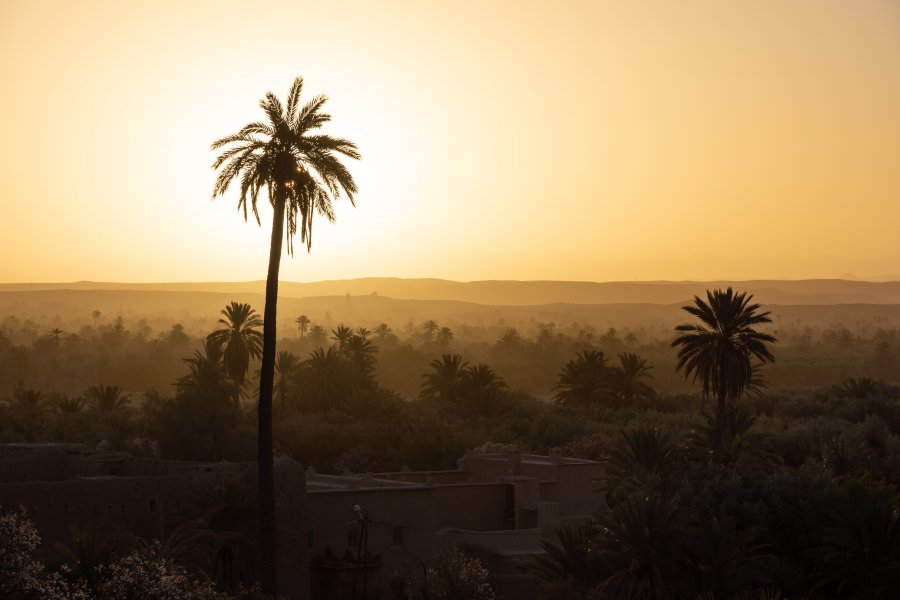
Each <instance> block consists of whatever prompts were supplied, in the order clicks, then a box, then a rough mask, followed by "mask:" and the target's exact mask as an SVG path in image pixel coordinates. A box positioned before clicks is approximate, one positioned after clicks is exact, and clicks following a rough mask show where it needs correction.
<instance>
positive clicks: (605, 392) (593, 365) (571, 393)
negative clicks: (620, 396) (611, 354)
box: [554, 350, 612, 406]
mask: <svg viewBox="0 0 900 600" xmlns="http://www.w3.org/2000/svg"><path fill="white" fill-rule="evenodd" d="M611 386H612V378H611V372H610V370H609V368H607V366H606V359H605V358H604V357H603V353H602V352H600V351H598V350H584V351H583V352H579V353H578V354H577V355H576V356H575V358H574V359H572V360H570V361H569V362H567V363H566V364H565V365H563V368H562V370H561V371H560V372H559V375H558V376H557V378H556V385H555V386H554V388H555V389H557V390H559V391H558V392H557V393H556V395H555V396H554V399H556V401H557V402H559V403H560V404H566V405H573V406H590V405H592V404H599V403H603V402H606V401H608V400H609V399H610V398H611V396H612V389H611Z"/></svg>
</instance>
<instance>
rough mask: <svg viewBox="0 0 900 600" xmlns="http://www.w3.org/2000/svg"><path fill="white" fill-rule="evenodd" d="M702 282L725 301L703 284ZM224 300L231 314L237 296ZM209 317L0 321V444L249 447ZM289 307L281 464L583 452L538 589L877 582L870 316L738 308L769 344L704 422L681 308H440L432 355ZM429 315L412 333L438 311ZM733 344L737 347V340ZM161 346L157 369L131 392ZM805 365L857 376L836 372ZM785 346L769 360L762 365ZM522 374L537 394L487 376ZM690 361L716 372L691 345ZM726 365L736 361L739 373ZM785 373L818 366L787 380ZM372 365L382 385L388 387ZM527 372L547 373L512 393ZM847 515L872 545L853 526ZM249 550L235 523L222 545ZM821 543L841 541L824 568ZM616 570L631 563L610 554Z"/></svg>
mask: <svg viewBox="0 0 900 600" xmlns="http://www.w3.org/2000/svg"><path fill="white" fill-rule="evenodd" d="M717 293H720V294H721V295H722V296H724V297H725V299H727V298H728V294H727V292H716V291H711V292H710V294H711V295H713V297H715V296H716V295H717ZM731 299H732V302H733V304H728V306H732V307H733V306H734V305H737V307H738V309H740V308H741V307H743V309H741V310H735V311H734V314H737V315H743V316H744V317H747V313H750V315H751V316H752V318H753V319H760V318H772V319H773V321H774V320H776V319H777V318H778V315H777V313H774V312H773V313H772V314H771V315H764V314H762V313H763V312H764V311H761V310H759V309H758V308H755V307H753V305H752V303H751V302H749V299H750V297H749V294H742V293H740V292H733V293H732V295H731ZM708 300H709V297H708V296H707V301H706V302H704V304H706V305H707V306H709V307H710V309H711V310H712V308H711V307H712V304H711V303H710V302H709V301H708ZM738 300H739V301H738ZM341 301H343V299H341ZM239 304H240V303H239ZM220 306H221V305H220ZM226 306H227V307H231V306H232V305H231V304H226ZM691 308H697V303H696V302H695V303H694V304H693V305H691ZM242 312H246V314H248V315H249V314H251V313H252V306H251V307H247V308H246V309H242ZM215 315H216V311H215V310H213V311H211V314H210V318H209V319H208V320H207V323H208V327H209V329H208V330H206V331H198V332H191V333H190V334H188V333H186V332H185V329H184V328H183V327H178V326H174V325H171V324H169V325H166V324H164V323H163V324H161V325H160V326H159V329H158V330H154V329H153V328H151V327H150V326H149V325H148V324H147V323H146V322H144V323H141V322H134V323H131V322H129V321H128V320H126V319H119V318H116V317H114V316H112V317H105V318H104V317H101V319H100V322H98V324H97V327H96V329H95V328H94V326H93V325H92V321H93V319H92V317H91V315H90V312H89V311H88V312H85V313H83V316H82V319H83V323H84V325H83V327H82V328H80V329H79V331H80V333H78V334H71V333H69V332H67V331H66V328H63V327H51V326H46V327H43V333H40V330H39V329H38V327H39V325H38V324H37V323H34V322H31V323H29V322H26V321H25V320H21V321H19V320H12V319H10V318H7V319H6V320H4V321H3V332H4V335H3V336H2V337H0V360H2V361H3V364H5V365H11V366H13V367H14V369H7V370H4V371H0V377H2V378H6V379H4V382H5V383H4V385H5V386H7V387H5V388H4V390H5V391H3V392H2V393H0V441H4V442H9V441H28V440H31V441H51V440H52V441H73V442H83V443H87V444H90V445H92V446H96V445H98V444H100V445H101V446H102V447H108V448H111V449H121V450H126V451H128V452H131V453H134V454H137V455H142V456H161V457H165V458H184V459H194V460H209V461H217V460H222V459H225V460H247V459H252V458H253V457H254V456H255V450H254V447H255V445H256V444H255V441H254V439H255V437H256V435H257V427H256V420H257V416H256V415H255V414H254V413H255V408H256V407H255V406H254V403H253V402H252V401H248V400H247V399H243V400H241V401H239V402H235V401H234V399H235V398H236V397H237V396H236V381H235V379H234V378H233V377H232V376H231V375H230V374H229V372H228V370H227V368H226V363H225V358H224V356H223V351H222V348H221V347H218V346H217V345H215V344H211V343H210V339H209V337H210V336H209V334H210V333H211V332H212V331H214V330H216V329H218V328H220V327H221V328H222V329H223V330H228V331H229V332H230V331H231V329H230V328H226V327H223V325H222V323H219V324H218V325H217V324H216V323H215V320H214V319H213V318H212V317H214V316H215ZM295 319H296V314H294V315H290V316H289V320H290V321H294V320H295ZM309 319H310V323H309V324H308V325H309V328H308V331H307V334H306V335H304V336H303V338H302V339H301V338H300V331H299V328H298V327H290V328H289V329H286V330H285V331H286V332H287V334H286V336H285V337H284V338H282V339H281V340H279V346H280V348H281V350H280V351H279V353H278V356H277V357H276V366H275V374H276V377H275V381H274V403H273V410H274V411H275V412H276V413H277V415H278V418H277V420H276V421H275V426H274V430H273V438H274V447H275V448H277V450H278V452H280V453H283V454H284V455H286V456H289V457H291V458H293V459H295V460H297V461H298V462H300V463H301V464H303V465H306V466H312V467H314V468H315V470H316V471H318V472H322V473H342V472H344V471H351V472H379V471H396V470H401V469H402V468H403V467H410V468H413V469H443V468H453V467H454V465H455V464H456V460H457V459H458V458H459V456H461V455H462V454H463V453H464V452H465V450H466V449H468V448H476V447H479V446H480V447H484V448H488V449H489V448H509V447H516V448H518V449H520V450H521V451H524V452H536V453H546V452H548V451H549V450H550V449H551V448H554V447H561V448H562V449H563V453H564V454H565V455H568V456H575V457H584V458H593V459H599V460H603V461H605V462H606V463H607V480H606V481H605V482H604V483H603V485H604V486H605V489H606V490H607V499H608V503H609V505H610V513H609V514H607V515H601V516H598V517H597V520H596V522H593V523H590V524H588V525H586V526H585V527H584V528H581V529H577V528H573V529H571V530H561V531H560V532H559V535H558V536H557V537H555V538H548V539H547V540H546V548H547V550H548V554H547V557H546V559H547V560H548V561H550V562H548V563H546V564H544V565H543V566H541V567H538V568H537V570H536V571H535V572H536V573H539V574H540V576H541V577H543V578H544V579H545V580H546V584H545V585H546V590H545V592H544V593H546V595H547V596H546V597H548V598H555V597H562V596H560V594H575V596H574V597H581V595H584V594H588V593H598V592H597V590H598V589H605V590H607V591H609V593H612V592H611V590H620V591H621V590H623V589H631V588H628V586H638V587H640V586H650V588H651V589H655V590H657V592H656V595H657V597H676V596H678V595H679V594H680V595H685V597H690V598H693V597H696V595H697V594H707V595H713V596H715V597H730V596H732V595H734V594H737V593H749V592H751V591H754V590H759V589H761V587H762V586H765V587H769V588H770V589H774V588H776V587H777V588H779V589H780V590H781V591H782V592H783V597H787V598H797V597H801V596H802V595H804V594H805V595H808V596H809V597H810V598H823V599H825V598H828V599H830V598H834V597H842V596H838V595H836V594H837V590H838V589H839V588H840V589H843V590H852V593H851V592H850V591H848V592H847V594H849V596H848V597H875V595H876V594H878V593H882V594H884V593H888V597H890V595H889V594H890V591H891V589H892V588H890V587H885V586H889V585H893V584H892V583H891V582H893V581H894V579H891V577H892V575H891V570H890V569H891V567H890V564H891V563H890V561H891V560H894V559H893V558H892V557H896V555H897V554H896V553H897V550H896V540H895V537H892V536H891V535H887V536H885V535H884V532H885V531H887V532H890V531H893V530H894V529H893V528H896V527H897V525H896V523H897V516H896V515H897V496H896V486H897V485H898V483H900V429H898V425H897V424H898V423H900V389H898V387H897V385H896V383H893V382H892V381H891V380H890V379H883V378H878V377H875V376H873V372H872V371H866V370H865V369H868V368H871V369H890V368H891V367H890V366H889V365H890V363H887V362H882V361H884V360H886V359H889V358H890V352H891V348H893V347H894V344H896V342H897V340H898V339H900V337H898V335H900V334H898V331H896V330H894V329H889V328H888V327H886V326H885V324H884V323H881V324H880V325H876V324H869V325H865V324H864V323H863V324H860V325H859V326H858V329H856V330H851V329H850V328H847V327H842V326H840V325H839V324H831V325H825V326H821V325H817V326H815V327H812V326H805V325H803V323H802V322H801V323H796V324H792V325H791V326H790V327H784V326H782V327H783V328H779V329H778V331H777V337H778V342H777V346H776V347H775V349H772V346H773V344H775V343H776V342H774V341H770V340H768V339H767V338H765V336H771V337H776V336H775V335H774V334H775V327H776V324H775V323H767V322H764V321H762V320H757V321H754V322H753V323H752V324H749V325H748V323H747V320H746V319H745V320H744V321H742V322H743V323H744V325H745V327H743V328H739V330H740V332H741V334H742V335H753V336H754V337H753V339H755V340H757V341H760V342H761V343H764V344H765V346H766V347H767V348H769V352H770V353H771V354H772V355H774V354H776V350H777V355H778V362H777V363H771V362H770V363H767V364H765V366H764V367H763V366H762V363H761V362H758V361H752V362H751V365H750V381H749V387H747V386H745V387H744V389H743V390H742V392H743V393H741V394H740V395H739V396H728V398H727V402H728V410H727V412H726V418H725V419H724V421H722V420H720V419H718V418H717V415H716V410H715V408H714V405H713V404H710V403H706V404H704V401H703V393H702V392H703V388H704V382H703V380H702V378H698V379H697V381H696V382H694V381H693V380H692V379H693V377H692V376H689V377H688V380H687V381H686V382H679V379H681V377H683V374H684V373H683V372H682V373H681V374H679V373H678V372H676V366H677V363H678V351H679V350H680V348H681V347H682V346H681V345H680V344H676V345H675V347H672V342H673V339H677V338H679V336H683V335H684V334H685V333H695V332H696V331H698V329H699V328H704V329H706V333H704V334H703V336H704V337H703V339H704V340H705V339H709V338H712V339H716V334H717V331H718V330H717V329H715V328H712V327H709V326H708V324H707V323H705V322H704V321H698V323H695V324H691V326H692V328H691V329H690V330H689V331H687V332H686V331H684V330H676V329H675V328H674V327H671V328H670V329H669V334H668V336H662V334H659V335H660V336H661V337H658V338H656V337H654V336H655V335H657V334H650V333H649V331H648V330H637V329H635V330H632V329H622V330H617V329H613V328H609V327H606V328H604V327H596V326H592V325H590V324H587V323H578V324H577V325H575V324H573V323H566V322H561V323H557V322H555V321H554V322H550V321H539V320H535V322H534V323H533V324H532V325H531V328H530V329H524V332H523V333H520V331H519V330H518V329H517V328H510V327H508V326H506V327H504V326H503V325H501V324H499V323H492V324H485V323H482V324H481V325H478V324H477V323H453V324H452V325H453V326H452V330H453V331H454V332H457V333H455V335H454V340H453V342H452V349H451V350H450V351H449V352H447V351H444V350H443V349H442V348H440V347H439V346H438V344H437V343H436V341H435V340H432V341H431V342H430V343H429V342H428V340H427V339H426V337H425V336H424V335H423V328H422V326H421V323H422V321H421V320H420V319H415V320H407V321H406V322H404V321H401V322H400V323H399V324H393V325H392V324H388V323H375V322H353V321H349V320H348V321H345V322H343V323H340V322H332V323H331V324H330V325H329V326H328V328H327V330H326V328H325V327H323V326H322V325H320V324H319V322H317V319H315V318H313V316H310V317H309ZM717 319H719V317H717ZM224 320H225V321H228V319H224ZM435 321H436V323H438V324H439V326H438V329H437V330H436V331H439V330H440V327H441V326H445V327H448V328H451V324H450V323H448V324H447V325H440V322H438V321H437V320H436V319H435ZM719 321H721V322H722V323H723V324H724V323H725V322H726V320H724V319H719ZM322 322H325V321H324V318H323V321H322ZM717 322H718V321H717ZM551 323H553V324H552V325H551ZM47 325H50V323H47ZM382 325H383V326H382ZM316 328H318V329H316ZM55 329H60V330H61V331H54V330H55ZM314 330H316V331H318V334H317V335H315V336H314V335H313V334H312V332H313V331H314ZM328 331H331V332H332V335H331V336H330V337H329V335H328V333H327V332H328ZM736 331H737V330H736ZM760 336H762V337H760ZM729 340H731V338H728V337H726V341H729ZM694 347H695V346H692V348H694ZM696 347H698V348H701V349H702V348H705V346H704V345H703V344H699V345H698V346H696ZM737 348H738V354H737V356H738V358H741V359H742V360H747V359H748V358H749V357H750V356H751V354H750V353H749V351H748V350H747V349H746V348H744V350H743V351H744V352H745V353H744V354H741V348H742V347H741V346H740V345H739V344H738V345H737ZM104 356H105V357H106V358H103V357H104ZM607 356H609V357H611V358H610V359H607V358H606V357H607ZM613 357H614V358H613ZM715 358H716V355H713V359H715ZM97 359H100V360H99V361H98V360H97ZM68 360H71V361H74V362H76V363H77V364H81V365H86V366H88V367H90V368H89V369H85V370H82V371H79V374H80V375H83V376H84V379H71V380H68V379H66V378H63V379H62V381H68V383H66V384H64V385H62V386H60V383H61V381H58V380H57V373H60V371H58V370H57V369H58V367H59V365H60V364H62V363H63V361H68ZM829 360H830V361H835V362H832V363H828V362H827V361H829ZM167 361H171V375H170V376H169V378H168V381H167V382H166V384H165V385H162V386H159V387H158V388H157V390H148V389H147V388H143V389H142V388H141V387H140V385H137V386H135V382H140V381H146V380H145V379H142V378H143V377H144V375H145V374H146V373H145V371H147V370H150V369H151V367H152V365H154V364H157V363H166V362H167ZM822 361H825V362H826V364H841V365H843V367H844V368H847V367H848V366H853V365H855V367H854V368H858V369H860V370H858V371H851V372H853V373H854V374H853V375H849V376H844V377H841V375H840V373H839V372H834V369H831V370H828V371H826V370H825V369H824V368H823V367H822V365H820V364H819V363H820V362H822ZM837 361H839V362H837ZM785 362H788V363H789V368H788V369H785V370H784V371H782V372H780V373H779V372H778V371H776V370H775V369H776V368H777V367H779V366H781V367H782V368H784V367H783V365H784V363H785ZM54 365H56V366H54ZM258 365H259V362H258V359H251V361H250V364H249V368H248V369H247V371H246V379H245V382H244V385H245V386H246V387H251V388H252V386H253V385H254V384H255V382H256V380H257V377H258V374H257V373H258V371H257V369H258ZM741 365H743V366H744V367H746V363H739V365H738V366H741ZM126 366H127V367H128V368H125V367H126ZM761 368H762V369H763V370H762V371H760V369H761ZM543 372H546V374H547V375H546V378H545V381H547V382H548V383H546V384H544V386H545V387H542V388H537V387H534V388H530V389H529V388H524V386H522V385H521V383H517V384H515V385H513V384H511V382H510V379H513V380H515V381H518V382H522V381H526V382H527V381H532V380H530V379H527V378H523V377H522V375H523V374H527V375H529V376H534V375H535V374H537V373H543ZM706 372H708V373H717V372H719V371H718V370H717V369H716V363H715V360H713V364H712V365H711V366H710V367H709V368H708V369H707V371H706ZM739 372H740V373H743V374H744V377H746V372H747V371H746V369H745V370H743V371H739ZM884 372H885V373H887V374H888V375H889V374H890V373H892V372H894V373H895V372H896V371H891V370H886V371H884ZM62 373H65V371H62ZM792 373H793V374H798V377H800V378H808V379H804V381H810V380H811V381H816V380H820V381H821V383H819V384H817V385H809V384H805V385H796V384H795V385H791V374H792ZM10 374H14V375H15V376H16V377H18V378H20V379H18V381H17V380H16V379H11V378H9V376H10ZM509 375H512V377H511V378H510V377H509ZM650 375H652V376H653V377H652V378H651V377H650ZM836 377H837V378H838V379H835V378H836ZM763 379H765V380H767V381H768V387H766V386H764V385H761V382H762V380H763ZM891 379H892V378H891ZM389 381H391V382H395V381H396V382H401V383H402V386H401V387H402V391H400V390H399V389H398V388H397V387H395V386H394V385H393V384H389V383H388V382H389ZM744 381H745V382H746V379H744ZM40 382H47V383H50V384H52V385H50V386H49V387H47V388H46V389H44V387H43V385H42V384H41V383H40ZM773 382H777V383H773ZM172 384H174V385H172ZM554 384H555V385H556V390H553V391H552V392H555V393H556V395H557V400H556V401H554V399H553V398H552V393H551V390H550V387H551V386H552V385H554ZM671 386H681V387H674V389H673V387H671ZM538 389H541V390H547V391H545V392H544V393H542V394H541V396H540V397H536V395H535V394H534V391H535V390H538ZM708 389H710V390H713V389H714V388H713V386H712V385H711V384H710V385H709V388H708ZM678 390H681V391H678ZM707 409H708V410H707ZM248 493H251V494H252V492H248ZM254 497H255V494H254ZM798 506H802V507H804V508H803V509H802V510H799V511H798V508H797V507H798ZM760 507H765V509H764V510H762V509H761V508H760ZM798 515H799V516H798ZM256 525H257V523H256V522H255V521H254V522H253V523H250V524H249V527H250V528H251V530H252V529H253V528H254V527H256ZM245 526H247V524H243V525H241V524H234V527H245ZM860 532H861V534H862V535H865V536H870V538H871V539H872V540H873V543H874V544H875V545H876V546H877V548H879V550H878V554H877V555H876V554H871V553H868V554H867V553H866V551H865V550H863V549H862V548H861V547H859V545H858V544H857V542H856V541H854V540H856V539H857V537H854V536H857V535H858V534H859V533H860ZM257 547H258V546H257V543H256V542H255V541H254V542H253V544H252V547H249V546H248V547H247V548H245V549H244V550H243V552H244V554H246V553H247V552H253V551H255V549H256V548H257ZM642 548H655V550H654V551H653V552H645V551H644V550H642ZM835 553H845V555H846V556H849V557H851V558H850V559H848V562H838V561H836V560H835V559H834V558H833V557H834V556H836V554H835ZM588 558H590V560H587V559H588ZM578 561H581V562H578ZM635 564H640V565H646V567H647V568H646V569H641V570H633V569H631V566H632V565H635ZM578 565H581V566H578ZM774 565H780V566H779V567H778V568H775V566H774ZM872 574H874V575H872ZM210 577H212V578H213V579H214V580H215V581H217V582H219V583H218V584H217V585H219V586H220V589H222V590H228V589H230V588H229V585H232V584H229V583H228V582H227V578H222V577H224V575H221V574H218V575H216V574H215V573H213V572H210ZM621 586H625V587H621ZM754 593H755V592H754ZM579 594H580V595H579ZM854 595H855V596H854Z"/></svg>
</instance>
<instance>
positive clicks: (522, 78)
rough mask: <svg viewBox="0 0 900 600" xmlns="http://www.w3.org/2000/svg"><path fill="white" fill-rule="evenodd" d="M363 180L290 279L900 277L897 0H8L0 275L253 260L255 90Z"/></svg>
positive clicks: (149, 272)
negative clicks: (297, 84)
mask: <svg viewBox="0 0 900 600" xmlns="http://www.w3.org/2000/svg"><path fill="white" fill-rule="evenodd" d="M298 75H299V76H302V77H303V78H304V82H305V84H304V97H305V98H307V99H308V98H311V97H313V96H314V95H316V94H326V95H328V97H329V101H328V104H327V105H326V109H328V112H329V113H330V114H331V115H332V117H333V119H332V122H331V123H329V124H328V125H327V126H326V127H325V129H324V131H325V132H327V133H330V134H333V135H339V136H343V137H346V138H349V139H351V140H353V141H354V142H355V143H356V144H357V145H358V147H359V149H360V152H361V154H362V159H361V160H360V161H358V162H357V161H349V164H348V167H349V168H350V170H351V172H352V173H353V175H354V177H355V178H356V181H357V183H358V185H359V190H360V191H359V194H358V195H357V197H356V206H355V208H354V207H353V206H351V205H350V203H349V202H347V201H346V198H343V199H341V200H339V201H338V203H337V222H336V223H335V224H328V223H326V222H325V221H324V220H320V222H318V223H317V224H316V225H315V230H314V234H313V248H312V252H311V253H309V254H307V253H306V252H305V250H301V249H298V251H297V252H296V253H295V255H294V256H293V257H287V256H286V257H285V258H284V260H283V261H282V267H281V278H282V279H285V280H292V281H315V280H322V279H346V278H354V277H365V276H396V277H439V278H446V279H455V280H462V281H469V280H481V279H553V280H591V281H619V280H635V279H637V280H660V279H666V280H684V279H694V280H710V279H732V280H741V279H755V278H816V277H840V276H854V277H860V278H869V279H880V278H893V279H900V235H898V232H900V164H898V163H900V3H898V2H896V1H895V0H855V1H853V2H848V1H846V0H755V1H753V2H750V1H733V0H683V1H679V2H671V1H669V0H655V1H651V0H633V1H632V0H629V1H627V2H626V1H624V0H623V1H619V2H604V1H601V0H595V1H587V2H578V1H572V0H558V1H555V2H536V1H535V2H527V1H524V0H516V1H510V2H506V1H501V0H480V1H468V0H460V1H456V2H429V1H423V0H418V1H410V2H400V1H391V0H384V1H380V2H363V1H360V2H340V1H329V2H321V1H319V2H306V1H303V0H290V1H286V2H272V1H262V0H261V1H258V2H253V3H250V2H245V1H228V0H216V1H214V2H207V1H192V2H183V1H177V2H173V1H168V0H155V1H153V2H149V1H148V2H142V1H130V2H121V1H120V0H114V1H108V2H105V1H104V2H101V1H95V0H79V1H78V2H73V1H55V2H52V1H46V0H0V82H2V89H3V93H2V94H0V109H2V110H0V131H2V132H3V137H2V143H0V200H2V203H3V215H2V217H0V253H2V256H3V257H4V259H3V260H2V261H0V281H3V282H59V281H76V280H94V281H125V282H142V281H143V282H155V281H245V280H258V279H264V278H265V273H266V266H267V260H268V245H269V236H270V229H269V228H270V227H271V211H269V212H266V211H265V210H263V211H262V218H263V226H262V227H259V226H257V224H256V223H255V222H253V221H252V219H251V222H250V223H245V222H244V220H243V217H242V215H240V214H239V213H238V212H237V210H236V208H237V196H236V194H231V193H229V194H228V195H226V196H225V197H224V198H217V199H216V200H212V199H211V191H212V185H213V181H214V178H215V172H214V171H213V170H212V168H211V165H212V162H213V160H214V158H215V156H216V154H215V153H214V152H213V151H211V150H210V143H211V142H212V141H213V140H214V139H216V138H219V137H221V136H223V135H226V134H229V133H232V132H236V131H237V130H238V129H240V127H241V126H243V125H244V124H246V123H248V122H251V121H255V120H258V119H260V118H261V117H262V116H263V115H262V112H261V111H260V109H259V100H260V99H261V98H262V97H263V95H264V94H265V93H266V92H267V91H273V92H275V93H276V94H277V95H278V96H280V97H282V98H284V97H285V96H286V94H287V91H288V89H289V87H290V84H291V82H292V81H293V79H294V78H295V77H296V76H298Z"/></svg>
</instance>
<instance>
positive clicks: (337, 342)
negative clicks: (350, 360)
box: [331, 325, 353, 352]
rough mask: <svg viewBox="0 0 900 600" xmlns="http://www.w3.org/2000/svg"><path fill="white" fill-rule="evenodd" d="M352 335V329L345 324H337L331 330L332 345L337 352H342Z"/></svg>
mask: <svg viewBox="0 0 900 600" xmlns="http://www.w3.org/2000/svg"><path fill="white" fill-rule="evenodd" d="M351 337H353V330H352V329H351V328H350V327H348V326H347V325H338V326H337V328H335V329H332V330H331V339H333V340H334V347H335V348H336V349H337V351H338V352H343V351H344V350H346V348H347V342H349V341H350V338H351Z"/></svg>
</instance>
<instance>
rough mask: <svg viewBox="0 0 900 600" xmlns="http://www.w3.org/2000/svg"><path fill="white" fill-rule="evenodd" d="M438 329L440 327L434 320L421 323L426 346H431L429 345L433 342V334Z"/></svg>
mask: <svg viewBox="0 0 900 600" xmlns="http://www.w3.org/2000/svg"><path fill="white" fill-rule="evenodd" d="M438 329H440V326H439V325H438V323H437V321H435V320H434V319H428V320H427V321H425V322H424V323H422V330H423V332H424V334H425V345H426V346H431V343H432V342H433V341H434V334H435V332H436V331H437V330H438Z"/></svg>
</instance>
